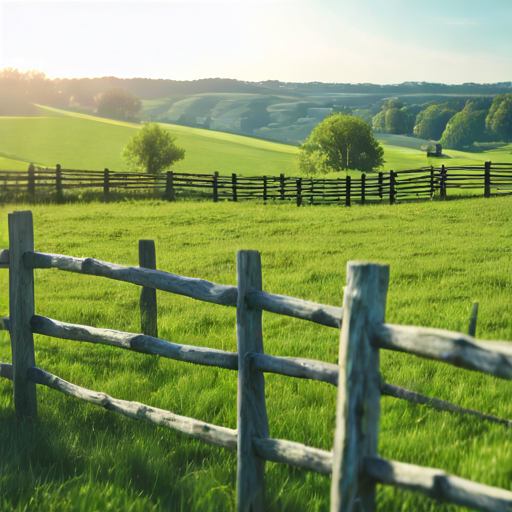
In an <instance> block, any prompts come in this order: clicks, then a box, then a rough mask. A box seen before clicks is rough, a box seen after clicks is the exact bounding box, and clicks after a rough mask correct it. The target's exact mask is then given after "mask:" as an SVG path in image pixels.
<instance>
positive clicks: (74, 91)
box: [0, 68, 512, 149]
mask: <svg viewBox="0 0 512 512" xmlns="http://www.w3.org/2000/svg"><path fill="white" fill-rule="evenodd" d="M134 81H138V82H137V83H139V82H140V83H151V84H153V85H154V84H155V83H156V85H158V86H159V87H160V86H169V83H172V84H174V86H176V85H177V86H178V87H186V89H187V93H188V94H192V93H193V92H194V91H199V90H207V91H208V92H215V91H220V90H222V91H223V92H226V91H230V90H231V91H232V92H240V90H243V92H249V91H250V92H254V90H253V89H255V88H256V90H257V91H258V93H259V94H261V88H259V89H258V87H256V86H255V85H254V84H246V83H244V82H240V81H237V80H225V79H206V80H197V81H191V82H176V81H172V80H148V79H118V78H115V77H103V78H101V79H53V80H51V79H49V78H47V77H46V75H45V74H44V73H43V72H40V71H37V70H30V71H25V72H20V71H19V70H17V69H13V68H5V69H3V70H1V71H0V93H1V96H2V98H0V115H2V114H3V115H13V114H10V112H9V108H10V109H12V110H17V111H18V112H20V113H18V114H14V115H34V111H33V109H34V108H35V107H34V105H33V103H39V104H43V105H48V106H54V107H58V108H59V107H60V108H73V107H78V108H86V109H89V111H90V112H91V113H93V112H94V113H95V114H97V115H99V116H102V117H108V118H113V119H120V120H126V121H135V122H137V121H140V120H141V109H142V102H141V99H140V97H138V96H137V95H136V94H133V92H130V91H128V90H126V89H123V88H122V87H119V85H118V84H124V83H134ZM264 83H265V84H266V86H268V87H269V88H272V87H274V88H277V87H281V85H282V82H278V81H272V80H269V81H266V82H264ZM116 84H117V85H116ZM112 85H113V86H112ZM302 85H303V86H305V87H313V88H314V87H316V86H319V85H322V86H326V87H327V86H330V85H333V84H318V83H313V84H302ZM334 85H339V84H334ZM341 85H343V84H341ZM362 85H364V86H367V85H371V84H362ZM403 85H408V86H414V85H415V83H408V84H403ZM416 85H418V84H416ZM420 85H422V86H424V85H425V84H420ZM430 85H440V84H430ZM441 85H442V84H441ZM467 85H468V86H476V85H478V84H467ZM486 85H489V84H486ZM504 85H506V84H504ZM510 85H511V86H512V83H511V84H510ZM205 87H206V89H204V88H205ZM247 87H248V88H247ZM201 88H203V89H201ZM240 88H241V89H240ZM239 89H240V90H239ZM497 90H498V91H499V90H503V88H502V87H501V89H500V88H498V89H497ZM161 94H163V90H162V91H161ZM23 99H24V100H26V102H25V104H23V101H22V100H23ZM253 103H254V105H253V104H252V103H251V106H250V108H249V109H248V110H247V113H246V115H245V117H244V118H243V119H241V120H240V130H241V131H242V132H244V133H245V132H247V133H250V132H252V131H253V130H254V129H255V128H258V127H260V126H264V125H267V124H268V123H269V121H270V118H269V117H268V112H267V106H268V105H267V103H268V102H267V103H265V101H264V100H260V101H255V102H253ZM256 103H257V104H256ZM311 105H313V104H311ZM302 106H303V107H304V108H305V109H306V110H307V106H308V103H307V102H305V103H304V105H302ZM326 106H327V107H329V104H326ZM330 107H332V108H331V111H332V112H333V113H341V114H344V115H351V116H354V117H357V118H360V119H362V120H363V121H365V122H366V123H367V124H368V125H369V126H370V127H371V128H372V129H373V131H374V132H380V133H391V134H404V135H411V136H416V137H418V138H420V139H426V140H435V141H440V142H441V144H442V145H443V147H445V148H448V149H463V148H466V147H468V146H471V145H472V144H473V143H475V142H512V93H504V94H498V95H496V96H495V97H494V98H493V97H490V96H485V97H477V96H475V97H470V98H469V99H463V98H454V99H451V100H449V101H428V102H425V103H420V104H407V103H406V102H405V101H403V100H402V99H400V98H398V97H393V98H388V99H385V100H377V101H374V102H373V103H371V104H370V105H368V108H362V109H361V108H353V107H352V108H351V107H348V106H346V105H335V104H334V102H332V100H331V104H330ZM303 110H304V109H303ZM263 111H264V112H263ZM6 112H7V113H6ZM262 112H263V113H265V114H266V115H262ZM297 113H298V110H297ZM306 115H307V114H306ZM268 126H272V125H271V124H268Z"/></svg>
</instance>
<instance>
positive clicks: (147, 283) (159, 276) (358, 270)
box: [0, 212, 512, 512]
mask: <svg viewBox="0 0 512 512" xmlns="http://www.w3.org/2000/svg"><path fill="white" fill-rule="evenodd" d="M9 233H10V248H9V250H8V251H5V250H4V251H0V261H1V262H2V264H3V265H4V268H9V271H10V281H11V283H10V284H11V286H10V315H9V318H2V319H0V320H1V321H0V329H1V330H6V331H8V332H9V334H10V336H11V342H12V348H13V363H12V365H11V364H7V363H0V376H1V377H3V378H6V379H9V380H12V381H13V386H14V395H15V408H16V413H17V415H18V417H20V418H23V417H27V416H32V417H35V416H36V414H37V410H36V402H35V397H36V394H35V385H36V384H37V385H43V386H46V387H49V388H51V389H54V390H56V391H59V392H61V393H64V394H65V395H68V396H71V397H74V398H77V399H79V400H82V401H85V402H88V403H90V404H93V405H97V406H100V407H103V408H105V409H107V410H109V411H113V412H116V413H118V414H121V415H124V416H126V417H128V418H132V419H138V420H141V421H145V422H147V423H150V424H153V425H155V426H159V427H164V428H168V429H172V430H175V431H178V432H181V433H183V434H186V435H188V436H191V437H193V438H196V439H199V440H200V441H202V442H205V443H207V444H210V445H214V446H219V447H223V448H226V449H228V450H237V465H238V469H237V510H238V511H239V512H263V511H264V510H266V505H265V499H264V466H265V461H272V462H278V463H286V464H289V465H291V466H295V467H299V468H303V469H307V470H311V471H315V472H318V473H321V474H325V475H331V477H332V484H331V512H335V511H336V512H342V511H343V512H356V511H358V510H360V507H361V506H362V507H363V508H364V510H365V511H366V512H372V511H375V492H376V487H375V484H376V483H381V484H385V485H392V486H395V487H401V488H403V489H406V490H409V491H416V492H420V493H423V494H425V495H427V496H429V497H431V498H433V499H436V500H439V501H445V502H449V503H453V504H457V505H461V506H466V507H469V508H472V509H474V510H481V511H487V512H496V511H498V512H499V511H509V510H511V509H512V492H510V491H508V490H505V489H498V488H494V487H489V486H485V485H482V484H478V483H475V482H471V481H469V480H465V479H462V478H459V477H456V476H452V475H448V474H446V473H445V472H444V471H442V470H440V469H433V468H425V467H420V466H415V465H412V464H405V463H402V462H396V461H390V460H384V459H381V458H379V457H378V453H377V451H378V425H379V422H380V400H381V397H382V396H390V397H394V398H399V399H404V400H407V401H409V402H411V403H414V404H421V405H425V406H428V407H432V408H433V409H435V410H438V411H444V412H449V413H457V414H463V415H464V414H465V415H470V416H472V417H475V418H478V419H482V420H486V421H491V422H495V423H498V424H503V425H504V426H507V427H508V426H510V425H511V422H510V421H508V420H505V419H502V418H497V417H495V416H491V415H487V414H482V413H479V412H476V411H472V410H470V409H465V408H462V407H459V406H457V405H454V404H450V403H449V402H445V401H443V400H439V399H436V398H430V397H427V396H425V395H421V394H420V393H417V392H415V391H411V390H407V389H404V388H401V387H398V386H394V385H392V384H388V383H382V382H381V379H380V370H379V350H381V349H387V350H393V351H399V352H406V353H409V354H413V355H416V356H418V357H423V358H427V359H433V360H437V361H440V362H444V363H447V364H450V365H453V366H457V367H461V368H465V369H468V370H473V371H479V372H483V373H486V374H488V375H492V376H495V377H499V378H502V379H509V380H510V379H512V347H509V346H506V345H503V344H500V342H487V341H479V340H477V339H475V338H474V337H472V336H467V335H464V334H461V333H455V332H451V331H444V330H441V329H429V328H423V327H410V326H400V325H393V324H386V323H384V311H385V302H386V294H387V288H388V279H389V268H388V267H386V266H381V265H374V264H370V263H364V262H349V263H348V267H347V287H346V289H345V294H344V299H343V308H339V307H333V306H326V305H323V304H318V303H314V302H309V301H304V300H302V299H297V298H294V297H286V296H282V295H275V294H271V293H268V292H265V291H263V290H262V289H261V260H260V255H259V253H257V252H256V251H239V253H238V255H237V273H238V285H237V286H236V287H235V286H225V285H220V284H216V283H211V282H209V281H204V280H201V279H196V278H187V277H183V276H178V275H175V274H170V273H167V272H163V271H160V270H155V269H154V268H150V269H148V268H142V267H124V266H122V265H117V264H113V263H109V262H102V261H98V260H93V259H91V258H73V257H70V256H63V255H54V254H45V253H37V252H35V251H34V248H33V228H32V216H31V214H30V212H15V213H13V214H10V216H9ZM144 242H148V241H144ZM149 245H151V244H149ZM144 247H145V248H144ZM147 247H148V244H147V243H145V244H141V245H140V248H141V249H140V250H141V251H142V252H141V254H142V253H143V252H144V251H146V250H147ZM153 249H154V247H153ZM153 249H151V250H152V251H153V253H154V250H153ZM154 259H155V258H154V256H153V257H151V258H149V259H148V261H149V260H151V261H154ZM142 260H143V258H142V259H141V261H142ZM148 265H152V266H156V265H155V264H154V263H151V262H150V263H148ZM35 268H41V269H45V268H46V269H50V268H54V269H59V270H62V271H71V272H78V273H84V274H89V275H92V276H101V277H107V278H110V279H117V280H120V281H125V282H129V283H133V284H136V285H139V286H141V287H143V290H144V289H145V288H148V289H153V290H154V289H160V290H164V291H169V292H171V293H175V294H179V295H183V296H187V297H190V298H194V299H197V300H200V301H204V302H213V303H216V304H220V305H227V306H236V314H237V343H238V347H237V352H227V351H223V350H216V349H210V348H205V347H196V346H191V345H181V344H177V343H172V342H170V341H166V340H164V339H161V338H158V337H157V336H152V335H148V334H136V333H128V332H122V331H116V330H111V329H102V328H96V327H91V326H85V325H77V324H71V323H65V322H61V321H58V320H53V319H50V318H47V317H43V316H40V315H36V314H35V312H34V311H33V307H31V306H32V305H33V282H32V281H31V279H32V276H33V269H35ZM148 307H151V308H156V302H152V303H150V304H149V305H148V304H147V303H146V302H144V301H141V319H142V320H141V325H142V326H143V325H144V318H145V314H142V308H148ZM474 309H475V308H474ZM262 311H269V312H272V313H276V314H281V315H286V316H290V317H294V318H299V319H303V320H307V321H312V322H315V323H318V324H320V325H323V326H328V327H335V328H337V329H341V331H340V356H339V363H338V364H333V363H328V362H324V361H316V360H312V359H306V358H300V357H280V356H274V355H269V354H265V353H264V350H263V337H262ZM475 316H476V313H475ZM154 319H155V320H154V325H153V326H151V327H150V329H152V330H156V311H154ZM475 326H476V324H475ZM34 334H40V335H44V336H51V337H53V338H59V339H64V340H74V341H79V342H87V343H93V344H104V345H109V346H113V347H118V348H123V349H126V350H132V351H135V352H139V353H142V354H153V355H157V356H160V357H165V358H169V359H174V360H177V361H182V362H188V363H192V364H198V365H204V366H213V367H218V368H223V369H229V370H234V371H237V372H238V379H239V382H238V414H237V429H236V430H233V429H230V428H226V427H222V426H218V425H213V424H209V423H205V422H202V421H200V420H196V419H193V418H189V417H185V416H179V415H176V414H174V413H172V412H170V411H165V410H162V409H158V408H156V407H152V406H150V405H145V404H141V403H138V402H131V401H125V400H120V399H117V398H113V397H111V396H109V395H107V394H106V393H103V392H98V391H92V390H89V389H86V388H83V387H81V386H78V385H76V384H72V383H70V382H67V381H65V380H63V379H61V378H59V377H57V376H55V375H53V374H51V373H49V372H46V371H44V370H42V369H40V368H38V367H37V366H36V365H35V359H34V347H33V335H34ZM265 373H274V374H279V375H283V376H287V377H295V378H302V379H309V380H316V381H320V382H325V383H328V384H330V385H332V386H336V387H337V393H338V401H337V412H336V431H335V435H334V446H333V450H332V451H325V450H320V449H317V448H314V447H310V446H306V445H303V444H300V443H296V442H292V441H288V440H284V439H272V438H270V434H269V425H268V419H267V413H266V398H265V387H264V386H265V381H264V374H265Z"/></svg>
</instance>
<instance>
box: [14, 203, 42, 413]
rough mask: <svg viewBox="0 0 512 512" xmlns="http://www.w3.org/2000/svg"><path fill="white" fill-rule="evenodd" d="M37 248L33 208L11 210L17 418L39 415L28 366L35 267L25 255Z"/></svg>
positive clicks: (31, 353)
mask: <svg viewBox="0 0 512 512" xmlns="http://www.w3.org/2000/svg"><path fill="white" fill-rule="evenodd" d="M33 251H34V226H33V222H32V212H30V211H23V212H14V213H10V214H9V257H10V260H9V331H10V335H11V346H12V369H13V385H14V407H15V409H16V416H17V417H18V419H22V418H24V417H32V418H35V417H36V416H37V400H36V385H35V383H33V382H31V381H29V380H28V379H27V370H28V369H29V368H31V367H33V366H35V365H36V361H35V354H34V336H33V335H32V329H31V328H30V320H31V319H32V316H33V315H34V271H33V270H32V269H29V268H26V267H25V265H24V263H23V255H24V253H26V252H33Z"/></svg>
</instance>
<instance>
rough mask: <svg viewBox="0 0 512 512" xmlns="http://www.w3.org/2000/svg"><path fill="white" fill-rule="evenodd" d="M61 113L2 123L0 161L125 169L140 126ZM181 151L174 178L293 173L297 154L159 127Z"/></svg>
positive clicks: (244, 139) (239, 138) (271, 144)
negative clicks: (125, 154)
mask: <svg viewBox="0 0 512 512" xmlns="http://www.w3.org/2000/svg"><path fill="white" fill-rule="evenodd" d="M48 111H49V112H52V113H65V114H67V115H66V116H61V117H18V118H13V117H10V118H1V117H0V141H1V142H0V155H2V154H4V153H5V154H8V157H9V158H10V159H12V160H19V161H22V162H27V161H29V162H34V163H35V164H37V165H43V166H51V167H54V166H55V165H56V164H58V163H59V164H61V166H62V167H63V168H68V169H89V170H102V169H104V168H105V167H107V168H109V169H111V170H123V169H125V168H126V163H125V160H124V159H123V158H122V156H121V152H122V150H123V147H124V146H125V145H126V142H127V141H128V138H129V137H131V136H132V135H134V134H135V133H137V130H139V129H140V128H141V125H137V124H133V123H126V122H120V121H113V120H110V119H102V118H98V117H93V116H89V115H87V114H79V113H70V112H66V111H60V110H57V109H48ZM161 126H162V127H164V128H166V129H169V130H170V131H172V133H173V134H175V135H176V139H177V140H176V143H177V144H178V145H179V146H181V147H183V148H185V150H186V154H185V160H183V161H182V162H180V163H179V164H178V165H176V166H175V167H174V170H175V171H177V172H190V173H213V172H215V171H218V172H219V173H220V174H231V173H233V172H235V173H237V174H244V175H258V174H260V175H261V174H268V175H273V174H280V173H281V172H285V173H287V174H289V173H292V171H293V169H294V167H295V153H296V151H297V149H296V148H294V147H292V146H287V145H285V144H279V143H276V142H267V141H263V140H259V139H255V138H251V137H243V136H240V135H234V134H230V133H223V132H216V131H210V130H201V129H198V128H189V127H186V126H178V125H169V124H162V125H161Z"/></svg>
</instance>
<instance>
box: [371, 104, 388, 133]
mask: <svg viewBox="0 0 512 512" xmlns="http://www.w3.org/2000/svg"><path fill="white" fill-rule="evenodd" d="M372 126H373V129H374V130H375V131H376V132H380V133H386V112H385V111H384V110H381V111H380V112H379V113H378V114H377V115H375V116H374V117H373V121H372Z"/></svg>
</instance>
